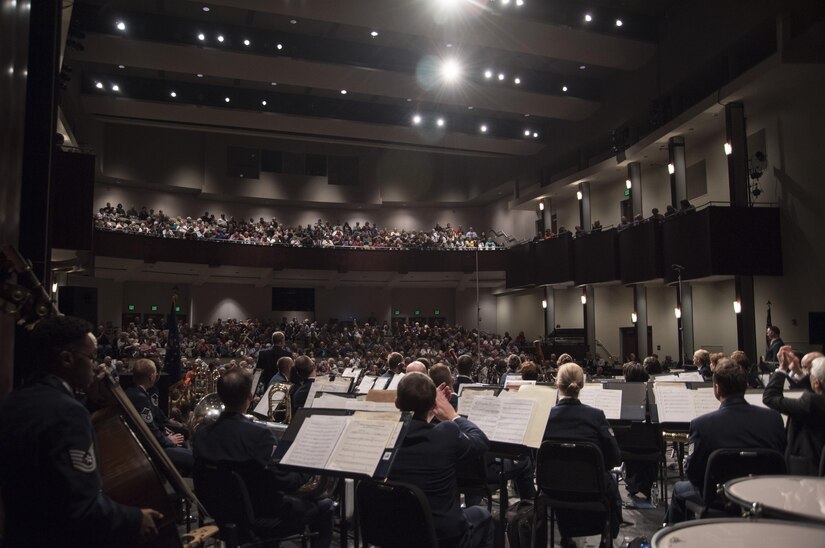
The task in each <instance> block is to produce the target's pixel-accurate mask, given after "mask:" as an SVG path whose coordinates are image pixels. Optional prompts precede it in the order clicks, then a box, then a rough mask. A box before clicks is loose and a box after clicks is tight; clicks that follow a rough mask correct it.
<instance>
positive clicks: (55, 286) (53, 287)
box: [52, 282, 57, 293]
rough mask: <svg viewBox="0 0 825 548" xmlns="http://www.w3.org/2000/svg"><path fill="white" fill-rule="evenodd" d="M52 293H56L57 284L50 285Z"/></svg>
mask: <svg viewBox="0 0 825 548" xmlns="http://www.w3.org/2000/svg"><path fill="white" fill-rule="evenodd" d="M52 293H57V282H54V283H53V284H52Z"/></svg>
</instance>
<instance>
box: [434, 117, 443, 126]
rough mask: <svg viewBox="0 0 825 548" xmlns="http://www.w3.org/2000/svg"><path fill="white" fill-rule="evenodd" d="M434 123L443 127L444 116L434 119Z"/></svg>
mask: <svg viewBox="0 0 825 548" xmlns="http://www.w3.org/2000/svg"><path fill="white" fill-rule="evenodd" d="M435 125H437V126H438V127H444V118H439V119H438V120H436V121H435Z"/></svg>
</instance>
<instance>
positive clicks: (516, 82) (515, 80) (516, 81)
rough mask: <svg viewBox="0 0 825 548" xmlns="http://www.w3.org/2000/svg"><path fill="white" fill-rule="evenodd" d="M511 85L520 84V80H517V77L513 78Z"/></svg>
mask: <svg viewBox="0 0 825 548" xmlns="http://www.w3.org/2000/svg"><path fill="white" fill-rule="evenodd" d="M513 83H514V84H515V85H519V84H521V78H519V77H518V76H516V77H515V79H514V80H513Z"/></svg>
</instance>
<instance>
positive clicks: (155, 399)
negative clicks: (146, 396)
mask: <svg viewBox="0 0 825 548" xmlns="http://www.w3.org/2000/svg"><path fill="white" fill-rule="evenodd" d="M150 398H151V400H152V405H154V406H155V407H157V406H158V393H157V392H154V393H153V394H152V395H151V396H150Z"/></svg>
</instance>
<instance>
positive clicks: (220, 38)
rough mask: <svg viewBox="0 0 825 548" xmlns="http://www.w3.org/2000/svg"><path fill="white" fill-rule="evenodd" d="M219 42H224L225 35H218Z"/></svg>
mask: <svg viewBox="0 0 825 548" xmlns="http://www.w3.org/2000/svg"><path fill="white" fill-rule="evenodd" d="M218 42H223V34H219V35H218Z"/></svg>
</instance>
